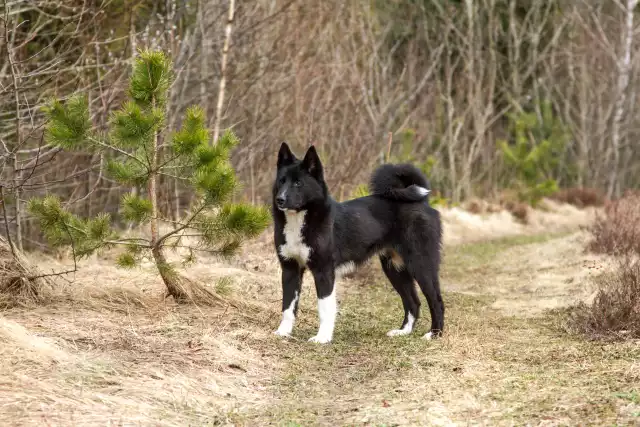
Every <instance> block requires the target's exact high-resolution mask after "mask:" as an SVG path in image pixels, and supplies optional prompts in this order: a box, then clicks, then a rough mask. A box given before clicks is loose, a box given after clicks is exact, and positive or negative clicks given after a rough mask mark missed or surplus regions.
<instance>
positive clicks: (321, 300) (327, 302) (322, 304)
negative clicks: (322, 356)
mask: <svg viewBox="0 0 640 427" xmlns="http://www.w3.org/2000/svg"><path fill="white" fill-rule="evenodd" d="M312 273H313V279H314V281H315V283H316V293H317V294H318V317H319V318H320V327H319V328H318V334H317V335H316V336H315V337H312V338H310V339H309V341H311V342H316V343H320V344H325V343H328V342H330V341H331V339H332V338H333V329H334V326H335V324H336V314H337V313H338V304H337V301H336V288H335V282H334V280H335V271H334V270H333V269H332V268H329V269H326V268H325V269H322V270H317V271H316V270H312Z"/></svg>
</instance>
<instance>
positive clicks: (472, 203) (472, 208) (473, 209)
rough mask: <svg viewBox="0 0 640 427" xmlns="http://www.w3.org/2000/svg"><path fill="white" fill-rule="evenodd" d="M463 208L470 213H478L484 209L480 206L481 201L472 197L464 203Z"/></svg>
mask: <svg viewBox="0 0 640 427" xmlns="http://www.w3.org/2000/svg"><path fill="white" fill-rule="evenodd" d="M464 210H466V211H467V212H470V213H472V214H476V215H480V214H481V213H482V212H483V210H484V209H483V206H482V202H481V201H480V200H476V199H473V200H469V201H468V202H467V203H466V204H465V205H464Z"/></svg>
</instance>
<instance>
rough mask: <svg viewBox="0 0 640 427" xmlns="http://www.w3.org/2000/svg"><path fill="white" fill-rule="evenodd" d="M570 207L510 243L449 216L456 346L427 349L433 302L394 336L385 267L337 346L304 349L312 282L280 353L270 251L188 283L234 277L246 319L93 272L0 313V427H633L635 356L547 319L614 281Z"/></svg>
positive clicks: (395, 305) (347, 316)
mask: <svg viewBox="0 0 640 427" xmlns="http://www.w3.org/2000/svg"><path fill="white" fill-rule="evenodd" d="M562 209H565V208H564V207H562V208H560V209H559V210H555V211H554V210H551V212H548V213H541V212H533V213H532V218H533V219H534V221H533V222H532V224H530V225H528V226H526V227H525V226H522V225H521V224H517V225H516V224H515V223H514V224H511V223H503V226H504V227H503V228H502V229H500V228H499V227H497V225H496V224H495V222H496V221H498V219H496V218H495V217H492V216H488V217H484V218H483V217H472V219H471V220H470V222H471V223H472V224H473V225H469V224H466V223H464V220H463V219H461V215H459V214H457V213H456V214H451V212H444V213H443V218H444V221H445V227H448V229H447V230H448V231H447V235H446V236H447V237H446V239H447V245H446V246H445V265H444V268H443V278H442V282H443V288H444V290H445V294H444V298H445V303H446V305H447V330H446V335H445V337H444V338H443V339H441V340H437V341H432V342H426V341H422V340H420V339H419V337H420V335H421V334H422V333H424V332H425V331H426V328H427V327H428V310H427V309H426V304H425V305H424V309H423V316H424V318H423V319H422V321H420V322H419V324H418V330H417V331H416V333H415V334H414V335H412V336H410V337H396V338H395V339H390V338H388V337H386V335H385V332H386V331H387V330H389V329H391V328H393V327H397V326H398V322H399V321H400V314H401V311H400V310H401V308H400V301H399V298H398V297H397V296H396V295H395V293H394V292H393V291H392V289H391V287H390V285H388V283H386V281H385V280H383V276H382V274H381V272H380V270H379V268H378V266H377V265H376V264H375V263H373V264H372V265H371V267H369V268H368V270H369V272H368V274H367V275H366V276H357V277H358V278H357V279H354V280H344V281H341V282H340V283H339V288H338V299H339V304H340V314H339V320H338V324H337V330H336V336H335V341H334V343H332V344H331V345H329V346H316V345H313V344H310V343H307V342H306V338H308V337H309V336H311V335H312V334H313V333H314V331H315V328H316V325H317V315H316V312H315V306H316V302H315V298H314V291H313V284H312V281H311V280H310V278H308V277H306V278H305V283H304V284H303V289H304V292H303V298H302V301H301V310H300V315H301V316H300V319H299V321H298V324H297V328H296V330H295V332H294V337H293V338H292V339H290V340H280V339H278V338H276V337H274V336H273V335H272V333H271V332H272V330H273V329H275V327H277V324H278V322H279V315H280V313H279V306H280V284H279V271H278V267H277V264H276V263H275V254H274V253H273V250H272V248H271V243H270V242H269V236H268V235H266V236H265V237H264V238H263V239H261V241H258V242H255V243H254V244H252V245H250V246H248V247H247V248H246V249H245V253H244V255H243V256H242V257H239V258H238V259H236V260H235V261H233V262H228V263H223V262H221V261H216V260H213V259H203V260H201V261H200V262H199V263H198V264H196V265H195V266H193V267H192V268H190V269H189V270H188V271H187V273H188V275H189V276H190V277H192V278H194V279H200V280H202V281H203V282H205V283H208V284H210V285H211V286H212V287H213V288H216V283H219V280H220V279H222V278H225V280H224V282H223V284H222V285H217V288H218V289H220V290H223V293H224V294H225V298H226V299H227V300H229V301H241V303H237V304H233V305H232V304H225V303H221V304H220V306H218V307H197V306H184V305H182V306H177V305H175V304H173V303H171V302H170V301H167V300H162V299H161V298H160V297H159V296H160V295H161V293H162V290H163V287H162V284H161V283H160V282H159V280H158V279H157V278H156V277H155V275H154V270H153V269H152V268H150V267H145V268H142V269H140V270H134V271H123V270H118V269H116V268H114V267H112V265H111V262H110V260H109V259H102V258H94V259H92V260H90V261H87V262H85V263H84V264H85V265H83V266H82V267H83V268H82V270H80V272H79V273H77V275H76V277H75V278H73V281H72V282H70V283H68V284H66V285H64V286H63V287H61V288H59V289H57V291H56V292H55V294H50V295H48V301H49V303H48V304H46V305H43V306H40V307H38V308H31V309H26V308H12V309H9V310H5V311H3V312H2V313H1V316H2V317H0V360H1V362H0V408H2V409H1V410H0V425H52V426H54V425H55V426H103V425H127V426H129V425H131V426H134V425H136V426H137V425H140V426H175V425H246V426H256V425H283V426H297V425H305V426H306V425H331V426H334V425H368V426H382V425H468V424H474V425H478V424H481V425H545V426H549V425H567V424H569V425H575V424H592V425H603V424H607V425H612V424H616V423H617V424H618V425H631V424H633V423H637V422H638V421H639V420H640V400H639V399H640V398H639V397H638V392H640V389H639V388H640V387H639V386H638V384H640V363H639V361H640V344H639V343H637V342H626V343H608V344H603V343H593V342H586V341H583V340H581V339H580V338H578V337H573V336H568V335H566V334H563V333H562V332H561V328H559V327H557V323H558V321H559V317H558V316H557V315H556V314H553V313H550V312H548V311H546V309H547V308H554V307H562V306H564V305H566V304H568V303H570V302H571V301H573V300H575V299H577V298H588V296H589V294H590V292H591V290H590V288H589V287H588V286H587V284H588V275H589V271H590V269H589V268H588V266H589V265H593V264H602V265H605V266H606V265H607V260H606V259H605V258H602V257H595V256H593V255H585V254H584V253H583V252H582V251H581V246H582V245H583V239H584V235H583V234H582V233H579V232H575V226H576V225H579V224H573V230H574V231H573V232H569V231H568V230H571V228H572V227H570V226H569V225H567V223H568V221H569V220H568V219H564V220H563V221H560V220H558V222H557V224H560V226H558V225H557V224H556V227H552V226H551V225H549V224H550V222H551V219H549V217H551V218H554V216H555V218H556V219H557V218H564V216H563V215H565V214H564V213H562ZM559 212H560V213H559ZM492 215H493V214H492ZM545 215H547V216H545ZM568 215H569V216H572V217H573V219H574V220H575V219H576V217H575V215H576V214H575V212H574V211H571V213H570V214H568ZM579 215H584V217H586V216H587V214H584V213H580V214H579ZM535 218H538V219H537V220H536V219H535ZM578 218H583V217H582V216H578ZM536 221H537V222H536ZM545 221H547V222H545ZM577 222H580V221H577ZM452 223H455V224H457V225H451V224H452ZM540 224H546V225H545V226H542V225H540ZM456 227H457V228H456ZM477 227H479V228H480V230H478V229H477ZM487 229H490V230H492V232H493V234H490V235H487V234H486V233H487ZM541 229H544V231H545V232H546V234H540V232H541V231H542V230H541ZM551 231H557V232H560V231H562V232H561V233H556V232H553V233H552V232H551ZM456 233H461V234H456ZM490 236H498V237H500V238H499V239H497V240H491V241H486V238H487V237H490ZM483 240H484V241H483ZM465 241H467V242H468V241H473V242H476V243H464V242H465ZM478 241H479V242H478ZM47 263H48V267H54V266H55V265H56V261H53V260H41V262H40V263H39V265H40V267H46V266H47ZM585 263H587V265H586V266H585Z"/></svg>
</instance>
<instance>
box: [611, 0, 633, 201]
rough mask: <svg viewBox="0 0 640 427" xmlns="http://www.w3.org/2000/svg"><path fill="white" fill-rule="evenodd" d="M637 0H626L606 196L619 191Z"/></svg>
mask: <svg viewBox="0 0 640 427" xmlns="http://www.w3.org/2000/svg"><path fill="white" fill-rule="evenodd" d="M637 4H638V0H627V10H626V18H627V19H626V26H625V33H624V46H623V48H624V51H623V54H622V58H620V59H619V61H618V98H617V99H616V105H615V113H614V116H613V125H612V129H611V148H612V150H613V164H612V166H611V172H610V173H611V175H610V176H609V189H608V191H607V195H608V197H612V196H613V195H614V193H615V194H617V193H619V185H618V184H619V182H618V175H619V169H620V139H621V137H620V128H621V125H622V119H623V116H624V112H625V111H624V109H625V102H626V100H627V87H628V86H629V75H630V74H631V46H632V44H633V11H634V9H635V7H636V5H637Z"/></svg>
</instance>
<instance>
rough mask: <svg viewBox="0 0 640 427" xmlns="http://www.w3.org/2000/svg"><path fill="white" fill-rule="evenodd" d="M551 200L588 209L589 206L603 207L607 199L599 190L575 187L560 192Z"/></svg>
mask: <svg viewBox="0 0 640 427" xmlns="http://www.w3.org/2000/svg"><path fill="white" fill-rule="evenodd" d="M551 199H553V200H556V201H558V202H562V203H567V204H570V205H573V206H576V207H578V208H586V207H589V206H602V205H604V203H605V199H606V198H605V195H604V193H603V192H602V191H600V190H598V189H595V188H583V187H573V188H565V189H562V190H560V191H558V192H557V193H555V194H553V195H552V196H551Z"/></svg>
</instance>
